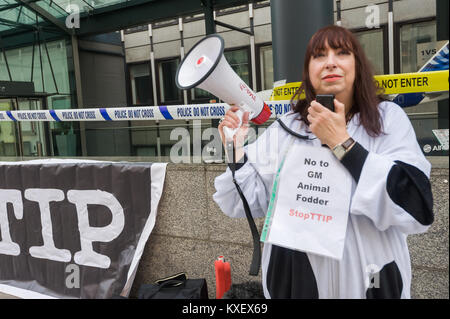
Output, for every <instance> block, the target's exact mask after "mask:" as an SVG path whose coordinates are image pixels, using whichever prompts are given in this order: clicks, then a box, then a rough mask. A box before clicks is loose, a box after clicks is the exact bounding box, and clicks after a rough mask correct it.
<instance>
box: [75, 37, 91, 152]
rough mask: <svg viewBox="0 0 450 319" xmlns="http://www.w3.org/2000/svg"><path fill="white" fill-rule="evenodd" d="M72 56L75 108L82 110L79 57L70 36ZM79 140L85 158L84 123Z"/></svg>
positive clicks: (76, 42)
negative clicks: (75, 91) (75, 94)
mask: <svg viewBox="0 0 450 319" xmlns="http://www.w3.org/2000/svg"><path fill="white" fill-rule="evenodd" d="M71 39H72V56H73V69H74V73H75V87H76V90H77V107H78V108H79V109H81V108H83V91H82V89H81V71H80V56H79V53H78V39H77V37H76V36H74V35H72V37H71ZM80 139H81V156H87V146H86V125H85V122H80Z"/></svg>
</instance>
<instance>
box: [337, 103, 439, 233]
mask: <svg viewBox="0 0 450 319" xmlns="http://www.w3.org/2000/svg"><path fill="white" fill-rule="evenodd" d="M385 106H386V107H385V109H384V110H383V111H382V119H383V132H384V133H382V135H381V136H379V137H378V138H376V139H375V144H374V145H372V146H371V150H370V151H367V150H366V149H365V148H363V147H362V146H361V145H358V147H357V148H356V149H355V151H354V152H353V154H352V155H351V156H350V158H347V159H346V161H347V163H343V164H344V166H346V167H348V168H349V167H350V164H349V162H350V163H351V162H352V160H355V161H356V162H355V163H353V165H351V167H352V169H353V172H352V169H349V171H350V172H351V173H352V176H353V177H354V178H355V180H356V181H357V185H356V189H355V192H354V194H353V197H352V202H351V209H350V213H352V214H355V215H365V216H367V217H368V218H370V219H371V220H372V221H373V223H374V225H375V226H376V227H377V228H378V229H379V230H381V231H384V230H386V229H388V228H389V227H398V229H399V230H400V231H401V232H403V233H405V234H414V233H422V232H425V231H426V230H427V229H428V228H429V226H430V225H431V223H432V222H433V220H434V216H433V198H432V193H431V184H430V181H429V176H430V171H431V165H430V163H429V162H428V161H427V160H426V158H425V156H424V155H423V153H422V151H421V149H420V147H419V144H418V143H417V140H416V135H415V132H414V129H413V127H412V125H411V122H410V121H409V119H408V117H407V115H406V114H405V112H404V111H403V110H402V109H401V108H400V107H398V106H397V105H396V104H394V103H386V104H385ZM344 158H345V157H344ZM358 163H359V164H358ZM355 167H357V169H355ZM358 167H359V169H358ZM358 170H359V171H358ZM358 173H359V174H358Z"/></svg>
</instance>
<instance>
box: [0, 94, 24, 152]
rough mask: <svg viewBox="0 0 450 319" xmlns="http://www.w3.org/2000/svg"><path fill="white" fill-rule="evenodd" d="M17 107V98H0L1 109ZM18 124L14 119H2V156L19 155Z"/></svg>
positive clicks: (0, 135)
mask: <svg viewBox="0 0 450 319" xmlns="http://www.w3.org/2000/svg"><path fill="white" fill-rule="evenodd" d="M16 109H17V100H16V99H15V98H0V111H14V110H16ZM18 146H19V143H18V136H17V124H16V122H13V121H0V156H19V152H20V150H19V147H18Z"/></svg>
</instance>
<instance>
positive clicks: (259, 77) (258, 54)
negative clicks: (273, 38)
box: [255, 42, 273, 92]
mask: <svg viewBox="0 0 450 319" xmlns="http://www.w3.org/2000/svg"><path fill="white" fill-rule="evenodd" d="M267 46H271V47H272V54H273V43H272V42H263V43H258V44H255V52H256V53H255V64H256V90H257V91H258V92H259V91H262V78H263V76H262V74H263V73H262V71H263V70H262V68H261V49H262V48H264V47H267ZM272 67H273V59H272ZM268 90H269V89H268Z"/></svg>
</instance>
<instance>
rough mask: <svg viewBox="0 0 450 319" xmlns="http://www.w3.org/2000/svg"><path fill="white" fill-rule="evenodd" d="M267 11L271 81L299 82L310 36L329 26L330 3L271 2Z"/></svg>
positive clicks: (331, 6) (331, 10) (326, 1)
mask: <svg viewBox="0 0 450 319" xmlns="http://www.w3.org/2000/svg"><path fill="white" fill-rule="evenodd" d="M270 8H271V16H272V50H273V71H274V81H280V80H286V82H297V81H301V77H302V72H303V58H304V55H305V52H306V46H307V45H308V42H309V40H310V38H311V36H312V35H313V34H314V33H315V32H316V31H317V30H318V29H320V28H321V27H324V26H326V25H331V24H333V21H334V17H333V0H315V1H298V0H272V1H271V2H270Z"/></svg>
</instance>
